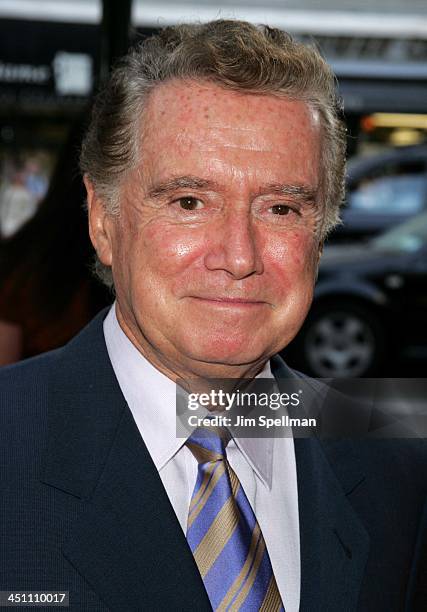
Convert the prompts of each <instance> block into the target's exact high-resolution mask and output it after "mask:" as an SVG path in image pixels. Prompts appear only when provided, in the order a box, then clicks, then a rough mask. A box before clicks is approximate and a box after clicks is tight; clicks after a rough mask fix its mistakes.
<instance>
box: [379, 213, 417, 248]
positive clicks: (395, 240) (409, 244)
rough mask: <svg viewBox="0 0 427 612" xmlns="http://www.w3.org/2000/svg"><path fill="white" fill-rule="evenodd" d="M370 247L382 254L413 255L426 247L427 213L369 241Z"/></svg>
mask: <svg viewBox="0 0 427 612" xmlns="http://www.w3.org/2000/svg"><path fill="white" fill-rule="evenodd" d="M370 244H371V245H372V247H373V248H374V249H375V250H376V251H382V252H394V253H396V252H405V253H415V252H417V251H419V250H420V249H422V248H424V246H425V245H427V213H423V214H421V215H417V216H416V217H414V218H413V219H410V220H409V221H406V222H405V223H401V224H399V225H398V226H397V227H394V228H392V229H390V230H388V231H387V232H384V234H382V235H381V236H378V237H377V238H374V239H373V240H371V243H370Z"/></svg>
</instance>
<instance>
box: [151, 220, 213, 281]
mask: <svg viewBox="0 0 427 612" xmlns="http://www.w3.org/2000/svg"><path fill="white" fill-rule="evenodd" d="M204 242H205V241H204V236H203V235H202V233H201V232H200V231H198V228H192V229H189V228H188V227H183V226H181V225H166V226H159V225H156V224H152V225H151V226H150V227H148V228H146V231H144V235H143V237H142V250H143V253H144V255H145V257H146V258H147V260H148V261H150V262H151V264H152V266H153V267H155V268H156V269H157V270H160V271H163V272H165V273H168V272H170V273H171V274H172V273H173V272H174V271H175V270H176V269H180V268H183V267H186V266H188V265H190V264H191V262H192V261H193V260H194V259H196V258H197V257H199V256H201V255H202V252H203V248H204V247H203V245H204Z"/></svg>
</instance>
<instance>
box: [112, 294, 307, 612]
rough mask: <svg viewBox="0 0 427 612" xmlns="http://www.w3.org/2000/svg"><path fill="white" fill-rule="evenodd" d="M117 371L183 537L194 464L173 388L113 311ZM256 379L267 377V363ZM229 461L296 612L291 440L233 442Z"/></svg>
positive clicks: (297, 545)
mask: <svg viewBox="0 0 427 612" xmlns="http://www.w3.org/2000/svg"><path fill="white" fill-rule="evenodd" d="M104 335H105V341H106V344H107V350H108V355H109V357H110V360H111V363H112V366H113V369H114V372H115V374H116V377H117V380H118V383H119V385H120V388H121V390H122V393H123V395H124V397H125V399H126V402H127V404H128V406H129V408H130V410H131V412H132V415H133V418H134V420H135V422H136V425H137V427H138V429H139V432H140V433H141V436H142V438H143V440H144V442H145V444H146V446H147V448H148V451H149V453H150V455H151V457H152V459H153V462H154V464H155V466H156V468H157V469H158V471H159V475H160V478H161V480H162V483H163V485H164V487H165V489H166V492H167V494H168V496H169V499H170V502H171V504H172V507H173V509H174V511H175V513H176V515H177V517H178V520H179V522H180V525H181V527H182V530H183V531H184V533H186V530H187V517H188V509H189V505H190V500H191V497H192V494H193V489H194V486H195V483H196V479H197V461H196V459H195V457H194V456H193V454H192V453H191V451H190V450H189V449H188V448H187V447H186V446H185V444H184V442H185V438H177V437H176V404H175V401H176V387H175V383H174V382H173V381H172V380H170V379H169V378H168V377H167V376H165V375H164V374H162V373H161V372H160V371H159V370H157V369H156V368H155V367H154V366H153V365H151V363H150V362H149V361H148V360H147V359H145V358H144V357H143V356H142V355H141V353H140V352H139V351H138V350H137V349H136V348H135V347H134V345H133V344H132V342H131V341H130V340H129V339H128V338H127V336H126V335H125V333H124V332H123V331H122V329H121V327H120V325H119V323H118V321H117V317H116V312H115V307H114V305H113V306H112V307H111V310H110V312H109V313H108V315H107V317H106V319H105V321H104ZM259 376H262V377H264V378H266V377H272V374H271V369H270V364H269V363H267V364H266V367H265V368H264V370H263V371H262V372H261V374H260V375H259ZM227 458H228V461H229V462H230V465H231V467H232V468H233V470H234V471H235V472H236V474H237V477H238V478H239V480H240V483H241V485H242V487H243V490H244V491H245V493H246V496H247V498H248V500H249V503H250V504H251V506H252V509H253V511H254V513H255V516H256V519H257V521H258V524H259V526H260V528H261V531H262V533H263V536H264V540H265V543H266V546H267V550H268V552H269V555H270V560H271V565H272V567H273V571H274V575H275V577H276V582H277V586H278V589H279V591H280V595H281V597H282V602H283V605H284V607H285V610H286V612H298V610H299V601H300V583H301V576H300V573H301V570H300V539H299V517H298V489H297V474H296V464H295V451H294V441H293V439H292V438H236V439H231V440H230V442H229V443H228V445H227Z"/></svg>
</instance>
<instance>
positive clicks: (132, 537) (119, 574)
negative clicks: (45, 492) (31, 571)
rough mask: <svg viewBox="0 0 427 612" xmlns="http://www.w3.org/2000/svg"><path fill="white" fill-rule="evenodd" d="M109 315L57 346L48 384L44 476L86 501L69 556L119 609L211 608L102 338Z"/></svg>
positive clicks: (67, 546) (68, 544)
mask: <svg viewBox="0 0 427 612" xmlns="http://www.w3.org/2000/svg"><path fill="white" fill-rule="evenodd" d="M105 314H106V312H105V311H104V312H102V313H100V315H98V317H96V319H95V320H94V321H93V322H92V323H91V324H90V325H89V326H88V327H87V328H86V329H85V330H83V332H81V334H79V336H77V337H76V338H75V339H74V340H73V341H72V342H71V343H70V344H68V345H67V346H66V347H64V349H61V350H60V351H59V352H58V357H57V362H56V367H55V368H54V370H53V371H52V380H51V382H50V402H49V438H48V444H47V448H46V453H45V458H44V469H43V472H42V475H41V480H42V482H43V483H44V484H46V485H49V486H51V487H55V488H57V489H60V490H61V491H63V492H66V493H68V494H70V495H71V496H73V498H74V502H72V500H71V499H70V505H71V504H72V503H73V504H76V499H75V498H79V499H80V500H81V504H80V507H81V510H80V512H79V513H78V516H77V518H76V520H75V522H74V524H73V525H72V527H71V531H70V533H69V534H68V535H67V537H66V538H65V540H64V542H63V547H62V552H63V555H64V556H65V557H66V558H67V559H68V561H69V562H70V563H71V565H73V566H74V567H75V569H76V570H77V571H78V572H79V573H80V574H81V575H82V576H83V577H84V578H85V580H86V581H87V582H88V584H89V585H90V586H91V588H92V589H93V590H94V591H95V592H96V593H97V594H98V595H99V597H100V598H101V600H103V601H104V602H105V604H106V605H107V606H108V607H110V608H111V609H113V610H120V609H126V610H141V609H146V608H147V607H150V605H151V606H158V607H159V609H174V607H175V608H176V607H178V608H180V609H191V608H193V607H196V608H197V609H200V610H210V609H211V608H210V604H209V601H208V599H207V595H206V591H205V589H204V586H203V582H202V580H201V578H200V575H199V572H198V570H197V567H196V565H195V563H194V559H193V556H192V554H191V551H190V548H189V547H188V545H187V541H186V539H185V536H184V534H183V532H182V530H181V527H180V526H179V523H178V520H177V518H176V515H175V513H174V511H173V508H172V506H171V504H170V502H169V499H168V497H167V494H166V492H165V490H164V488H163V485H162V483H161V480H160V477H159V475H158V472H157V470H156V468H155V466H154V464H153V462H152V460H151V457H150V455H149V453H148V450H147V448H146V447H145V444H144V442H143V440H142V438H141V436H140V434H139V431H138V428H137V426H136V424H135V421H134V420H133V417H132V414H131V412H130V410H129V408H128V407H127V405H126V402H125V399H124V397H123V395H122V393H121V390H120V388H119V385H118V383H117V380H116V378H115V376H114V372H113V370H112V367H111V364H110V361H109V359H108V353H107V349H106V346H105V341H104V336H103V329H102V323H103V319H104V316H105ZM76 381H77V383H76ZM78 505H79V504H78ZM168 551H169V552H170V554H166V553H167V552H168Z"/></svg>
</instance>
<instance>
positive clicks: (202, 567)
mask: <svg viewBox="0 0 427 612" xmlns="http://www.w3.org/2000/svg"><path fill="white" fill-rule="evenodd" d="M235 503H236V502H235V500H234V498H233V497H231V496H230V497H229V498H228V499H227V501H226V502H225V504H224V505H223V507H222V508H221V510H220V511H219V512H218V514H217V515H216V517H215V519H214V521H213V523H212V524H211V526H210V527H209V529H208V531H207V532H206V535H205V536H204V537H203V539H202V541H201V542H200V544H199V545H198V547H197V548H196V550H195V551H194V559H195V560H196V564H197V567H198V568H199V572H200V574H201V576H202V578H204V577H205V576H206V574H207V573H208V571H209V570H210V569H211V567H212V565H213V564H214V563H215V561H216V560H217V558H218V557H219V555H220V554H221V552H222V550H223V548H224V546H225V545H226V544H227V542H228V540H229V539H230V538H231V536H232V535H233V532H234V530H235V529H236V527H237V525H238V523H239V513H238V512H236V510H235Z"/></svg>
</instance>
